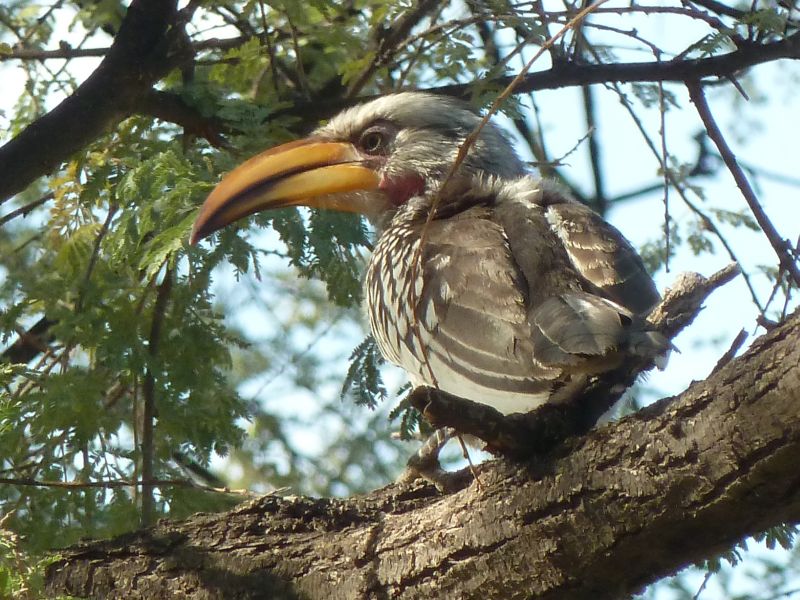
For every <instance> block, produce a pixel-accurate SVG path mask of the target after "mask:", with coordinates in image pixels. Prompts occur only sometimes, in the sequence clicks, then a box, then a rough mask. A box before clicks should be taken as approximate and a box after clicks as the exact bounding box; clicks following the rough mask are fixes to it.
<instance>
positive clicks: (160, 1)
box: [0, 0, 183, 203]
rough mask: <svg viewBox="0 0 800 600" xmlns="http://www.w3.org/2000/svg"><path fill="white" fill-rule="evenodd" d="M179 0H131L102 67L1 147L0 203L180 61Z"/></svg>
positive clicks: (121, 113)
mask: <svg viewBox="0 0 800 600" xmlns="http://www.w3.org/2000/svg"><path fill="white" fill-rule="evenodd" d="M176 6H177V0H134V1H133V2H131V5H130V7H129V8H128V12H127V14H126V16H125V19H124V20H123V22H122V25H121V26H120V29H119V33H118V34H117V36H116V37H115V38H114V43H113V44H112V46H111V48H110V49H109V51H108V54H107V55H106V57H105V58H104V59H103V61H102V62H101V63H100V66H99V67H97V69H96V70H95V71H94V72H93V73H92V74H91V75H90V76H89V77H88V78H87V79H86V81H84V82H83V83H82V84H81V85H80V86H79V87H78V89H77V90H75V92H74V93H73V94H72V95H71V96H69V97H68V98H67V99H65V100H64V101H63V102H62V103H61V104H59V105H58V106H56V107H55V108H54V109H53V110H51V111H50V112H49V113H47V114H46V115H44V116H42V117H40V118H39V119H37V120H36V121H34V122H33V123H31V124H30V125H29V126H28V127H26V128H25V130H23V131H22V132H21V133H20V134H19V135H18V136H16V137H15V138H14V139H12V140H11V141H10V142H8V143H7V144H5V145H4V146H3V147H2V148H0V203H2V202H3V201H5V200H7V199H8V198H10V197H11V196H13V195H14V194H16V193H18V192H21V191H22V190H24V189H25V188H26V187H27V186H28V185H30V184H31V183H32V182H33V181H34V180H36V179H37V178H38V177H41V176H42V175H46V174H47V173H50V172H52V171H53V170H54V169H56V168H57V167H58V166H59V165H60V164H61V163H62V162H64V161H65V160H67V159H68V158H69V157H70V156H71V155H72V154H73V153H75V152H78V151H79V150H80V149H82V148H84V147H86V146H87V145H88V144H89V143H91V142H92V141H93V140H95V139H96V138H97V137H98V136H100V135H102V133H103V132H104V131H106V130H107V129H108V128H110V127H112V126H113V125H115V124H116V123H117V122H119V121H120V120H121V119H123V118H124V117H126V116H127V115H129V114H131V112H132V111H133V110H134V107H135V106H136V101H137V99H138V98H139V97H140V96H141V95H142V94H143V93H145V92H147V91H149V90H150V88H151V87H152V85H153V84H154V83H155V82H156V81H158V80H159V79H161V78H162V77H163V76H164V75H166V74H167V73H168V72H169V71H170V70H171V69H172V68H173V67H174V66H175V65H176V64H177V63H178V62H180V60H182V55H181V53H180V52H178V50H177V49H178V48H179V44H178V43H177V42H178V41H179V40H180V36H181V35H183V32H182V31H181V28H180V27H175V25H176V21H177V16H178V12H177V9H176Z"/></svg>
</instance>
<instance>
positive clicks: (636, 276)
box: [545, 192, 660, 314]
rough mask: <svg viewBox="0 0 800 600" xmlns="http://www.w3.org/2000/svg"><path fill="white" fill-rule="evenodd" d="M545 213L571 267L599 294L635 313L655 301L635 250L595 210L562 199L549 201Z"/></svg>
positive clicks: (655, 296) (646, 309)
mask: <svg viewBox="0 0 800 600" xmlns="http://www.w3.org/2000/svg"><path fill="white" fill-rule="evenodd" d="M551 193H553V192H551ZM546 199H547V195H546V196H545V200H546ZM545 217H546V218H547V222H548V223H549V224H550V228H551V229H552V231H553V232H555V234H556V236H557V237H558V239H559V241H560V242H561V245H562V246H563V247H564V250H566V252H567V255H568V256H569V259H570V262H571V263H572V265H573V267H574V268H575V269H576V270H577V271H578V273H580V275H581V276H582V277H583V278H584V279H585V280H586V281H587V282H588V283H589V284H590V286H591V287H593V288H596V289H597V290H598V291H599V292H600V295H602V296H605V297H607V298H609V299H610V300H613V301H614V302H616V303H617V304H620V305H621V306H624V307H625V308H627V309H628V310H630V311H631V312H633V313H636V314H646V313H648V312H649V311H650V310H651V309H652V308H653V307H654V306H655V305H656V304H658V302H659V300H660V297H659V295H658V291H657V290H656V287H655V284H654V283H653V280H652V279H651V278H650V275H649V274H648V273H647V271H646V270H645V267H644V264H643V263H642V259H641V258H640V257H639V255H638V254H637V253H636V250H634V249H633V247H632V246H631V244H630V242H628V240H626V239H625V237H624V236H623V235H622V234H621V233H620V232H619V231H618V230H617V229H616V228H615V227H613V226H612V225H610V224H609V223H607V222H606V221H604V220H603V219H602V218H601V217H600V216H599V215H598V214H597V213H595V212H594V211H593V210H591V209H590V208H588V207H586V206H584V205H582V204H579V203H577V202H572V201H566V200H565V199H564V200H563V201H561V202H553V203H548V204H547V205H546V208H545Z"/></svg>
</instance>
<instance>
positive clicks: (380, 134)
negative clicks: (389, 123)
mask: <svg viewBox="0 0 800 600" xmlns="http://www.w3.org/2000/svg"><path fill="white" fill-rule="evenodd" d="M389 138H390V132H389V131H388V130H387V129H386V128H384V127H380V126H375V127H370V128H369V129H367V130H366V131H364V133H362V134H361V137H360V138H359V139H358V145H359V147H360V148H361V149H362V150H363V151H364V152H366V153H367V154H385V153H386V151H387V148H388V146H389Z"/></svg>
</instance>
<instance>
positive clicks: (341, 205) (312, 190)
mask: <svg viewBox="0 0 800 600" xmlns="http://www.w3.org/2000/svg"><path fill="white" fill-rule="evenodd" d="M361 163H362V160H361V158H360V157H359V155H358V153H357V151H356V149H355V148H354V147H353V145H352V144H349V143H345V142H322V141H319V140H314V139H307V140H299V141H296V142H289V143H288V144H283V145H281V146H277V147H275V148H271V149H270V150H267V151H266V152H262V153H261V154H258V155H256V156H254V157H253V158H251V159H249V160H248V161H246V162H244V163H243V164H241V165H239V166H238V167H236V168H235V169H234V170H233V171H231V172H230V173H228V174H227V175H226V176H225V177H223V179H222V181H220V183H219V185H217V187H215V188H214V189H213V190H212V192H211V194H209V196H208V198H206V201H205V202H204V203H203V205H202V206H201V207H200V212H199V213H198V215H197V219H196V220H195V222H194V227H192V237H191V243H192V244H194V243H196V242H198V241H199V240H202V239H203V238H205V237H207V236H209V235H211V234H212V233H214V232H215V231H217V230H219V229H222V228H223V227H225V226H226V225H229V224H230V223H233V222H234V221H238V220H239V219H242V218H244V217H247V216H249V215H252V214H253V213H256V212H259V211H261V210H267V209H272V208H281V207H284V206H311V207H316V208H331V209H334V210H341V211H348V212H357V213H363V214H366V213H369V212H370V211H372V210H374V209H375V207H374V206H372V207H371V206H368V204H367V202H368V201H367V199H366V198H364V197H361V196H359V195H357V194H355V195H351V196H337V195H336V194H340V193H343V192H354V191H358V190H376V189H378V184H379V182H380V177H379V176H378V174H377V173H375V171H373V170H372V169H370V168H367V167H365V166H362V164H361Z"/></svg>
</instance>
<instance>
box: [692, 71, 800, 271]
mask: <svg viewBox="0 0 800 600" xmlns="http://www.w3.org/2000/svg"><path fill="white" fill-rule="evenodd" d="M686 85H687V88H688V89H689V97H690V98H691V100H692V103H694V105H695V108H697V112H698V114H699V115H700V119H701V120H702V121H703V125H705V128H706V131H707V132H708V137H710V138H711V140H712V141H713V142H714V144H715V145H716V146H717V150H718V151H719V153H720V156H722V160H723V161H725V166H727V167H728V170H729V171H730V172H731V175H732V176H733V179H734V181H736V185H737V186H738V187H739V190H740V191H741V192H742V196H744V199H745V201H746V202H747V205H748V206H749V207H750V210H751V211H752V212H753V216H754V217H755V219H756V221H758V225H759V227H761V231H763V232H764V235H766V236H767V239H768V240H769V243H770V244H771V245H772V248H773V250H775V254H777V255H778V262H779V263H780V265H781V267H783V268H784V269H786V271H787V272H788V273H789V275H790V276H791V278H792V281H794V284H795V285H796V286H798V287H800V269H798V267H797V263H796V262H795V258H794V257H793V256H792V254H791V251H792V246H791V244H790V243H789V241H788V240H784V239H782V238H781V236H780V234H779V233H778V230H777V229H775V226H774V225H773V224H772V221H770V219H769V217H768V216H767V213H765V212H764V208H763V207H762V206H761V203H760V202H759V201H758V198H756V193H755V192H754V191H753V188H752V187H751V185H750V182H749V181H748V180H747V176H745V174H744V171H742V168H741V167H740V166H739V163H738V162H737V161H736V156H734V154H733V151H732V150H731V149H730V146H728V143H727V142H726V141H725V136H723V135H722V132H721V131H720V129H719V126H718V125H717V122H716V120H715V119H714V115H712V114H711V109H710V108H709V106H708V102H707V101H706V95H705V93H703V86H702V85H701V84H700V82H698V81H692V82H689V83H687V84H686Z"/></svg>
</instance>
